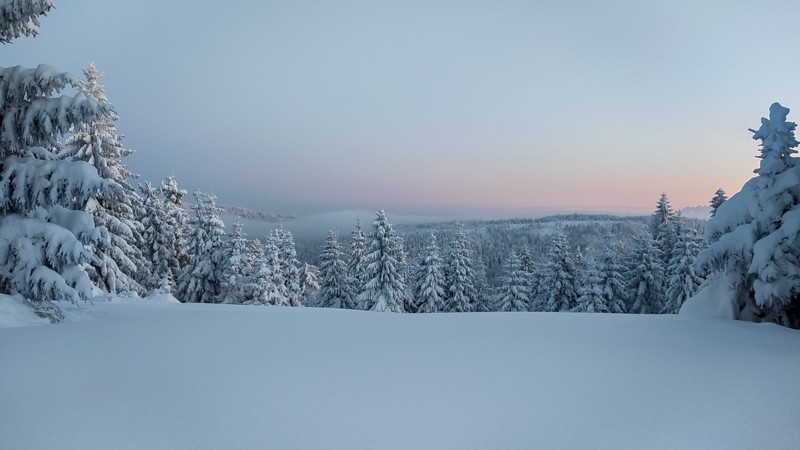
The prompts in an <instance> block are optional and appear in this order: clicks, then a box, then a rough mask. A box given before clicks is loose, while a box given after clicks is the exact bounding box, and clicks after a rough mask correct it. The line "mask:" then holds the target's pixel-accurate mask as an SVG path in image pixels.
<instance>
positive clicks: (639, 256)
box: [627, 230, 665, 314]
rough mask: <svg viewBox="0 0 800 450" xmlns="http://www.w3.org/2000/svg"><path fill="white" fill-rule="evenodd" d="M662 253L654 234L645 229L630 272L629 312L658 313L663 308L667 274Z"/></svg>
mask: <svg viewBox="0 0 800 450" xmlns="http://www.w3.org/2000/svg"><path fill="white" fill-rule="evenodd" d="M660 253H661V252H660V250H659V249H658V247H657V246H656V243H655V240H654V239H653V236H652V234H650V232H649V231H647V230H644V231H643V232H642V234H641V235H640V237H639V242H638V249H637V251H636V253H635V254H634V255H633V260H632V263H633V268H632V269H631V270H630V272H629V279H628V283H627V284H628V292H629V294H628V297H629V299H630V302H631V304H630V306H629V307H628V312H630V313H632V314H656V313H658V312H659V311H661V309H662V308H663V306H664V281H665V278H664V277H665V274H664V266H663V265H662V263H661V257H660Z"/></svg>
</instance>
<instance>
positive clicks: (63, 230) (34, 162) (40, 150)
mask: <svg viewBox="0 0 800 450" xmlns="http://www.w3.org/2000/svg"><path fill="white" fill-rule="evenodd" d="M51 7H52V4H51V3H50V2H49V1H32V0H28V1H25V0H20V1H14V2H11V1H7V0H6V1H2V2H0V42H2V43H8V42H10V41H11V40H12V39H14V38H16V37H19V36H21V35H33V34H36V33H37V31H38V19H37V17H38V16H40V15H43V14H44V13H46V12H47V11H48V10H49V9H50V8H51ZM77 85H78V83H77V81H76V80H75V78H74V77H72V76H71V75H69V74H67V73H65V72H58V71H57V70H55V69H54V68H53V67H51V66H48V65H44V64H42V65H39V66H38V67H36V68H35V69H31V68H24V67H21V66H16V67H0V98H2V102H0V293H5V294H20V295H22V296H23V297H24V298H26V299H27V300H28V301H30V302H32V306H34V307H35V308H36V309H37V311H38V312H40V313H41V314H42V315H44V316H47V317H48V318H50V319H51V320H53V321H57V320H59V319H60V318H61V317H62V316H61V314H60V313H59V312H58V310H57V308H55V307H51V306H50V305H49V304H48V303H47V302H48V301H49V300H54V299H67V300H71V301H77V300H78V299H87V298H90V297H91V296H92V295H93V294H94V293H95V292H96V287H95V286H94V285H93V283H92V282H91V280H90V279H89V277H88V275H87V273H86V271H85V270H84V267H85V265H86V264H88V263H92V262H96V261H95V256H94V255H93V254H92V253H91V252H89V251H87V250H86V248H85V246H86V245H93V246H97V247H103V246H106V247H107V246H109V245H110V242H109V239H108V235H107V232H106V230H105V229H104V228H98V227H96V226H95V224H94V222H93V221H92V220H91V217H89V216H88V215H86V214H85V213H84V212H83V210H84V209H85V208H86V206H87V204H88V203H89V202H90V201H93V199H94V198H95V197H96V196H97V195H98V194H99V193H102V194H103V195H108V196H113V195H115V194H118V192H117V187H116V186H114V185H112V184H111V183H108V182H107V181H106V180H104V179H102V178H101V177H100V176H98V174H97V170H95V168H94V167H92V166H90V165H89V164H86V163H84V162H76V161H59V160H57V159H56V157H55V154H54V150H55V149H57V148H58V145H59V143H58V138H59V137H60V136H62V135H64V134H65V133H67V132H69V131H70V130H72V129H74V128H75V127H79V126H80V125H81V124H82V123H84V122H88V121H92V120H95V119H97V118H98V117H102V116H103V115H105V114H108V112H109V111H110V110H111V108H110V106H108V105H106V104H103V103H101V102H98V101H96V100H93V99H90V98H87V97H86V96H85V95H84V94H82V93H78V94H77V95H75V96H66V95H59V94H60V92H61V91H62V90H63V89H64V88H66V87H68V86H72V87H77Z"/></svg>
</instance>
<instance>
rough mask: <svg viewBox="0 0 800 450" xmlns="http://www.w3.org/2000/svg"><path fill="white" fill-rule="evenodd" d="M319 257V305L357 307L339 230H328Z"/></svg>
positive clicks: (325, 306)
mask: <svg viewBox="0 0 800 450" xmlns="http://www.w3.org/2000/svg"><path fill="white" fill-rule="evenodd" d="M319 259H320V264H319V275H320V283H319V301H318V304H319V306H321V307H323V308H345V309H355V307H356V302H355V296H354V295H353V292H352V291H351V290H350V282H349V280H348V277H347V266H345V263H344V259H343V256H342V249H341V247H340V246H339V235H338V233H337V232H335V231H333V230H330V231H328V239H327V240H326V241H325V248H324V249H323V250H322V254H321V255H320V258H319Z"/></svg>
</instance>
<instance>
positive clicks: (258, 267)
mask: <svg viewBox="0 0 800 450" xmlns="http://www.w3.org/2000/svg"><path fill="white" fill-rule="evenodd" d="M261 248H262V249H263V251H262V253H261V255H260V257H259V258H258V261H256V263H255V267H254V268H253V272H252V273H251V274H250V276H248V277H247V278H246V279H245V280H244V282H243V285H242V303H244V304H245V305H272V306H289V299H288V297H287V293H286V286H285V285H284V284H283V274H282V272H281V262H280V254H279V253H280V252H279V250H278V247H277V246H276V245H275V241H274V240H273V239H267V241H266V243H265V244H264V245H263V247H261ZM257 249H258V246H256V250H257Z"/></svg>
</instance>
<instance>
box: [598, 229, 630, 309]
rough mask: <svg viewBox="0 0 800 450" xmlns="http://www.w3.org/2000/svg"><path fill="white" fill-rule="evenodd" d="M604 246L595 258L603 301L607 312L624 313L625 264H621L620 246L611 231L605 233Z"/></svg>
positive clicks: (625, 306)
mask: <svg viewBox="0 0 800 450" xmlns="http://www.w3.org/2000/svg"><path fill="white" fill-rule="evenodd" d="M604 240H605V247H604V249H603V251H602V253H601V254H600V256H599V259H598V260H597V270H598V272H599V275H600V286H601V287H602V293H603V302H604V303H605V304H606V306H607V307H608V312H612V313H625V312H627V311H628V307H627V304H628V300H627V290H626V289H625V265H624V264H622V258H621V255H622V248H621V245H620V243H619V241H616V240H615V239H614V237H613V235H612V234H611V231H610V230H609V231H607V232H606V233H605V237H604Z"/></svg>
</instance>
